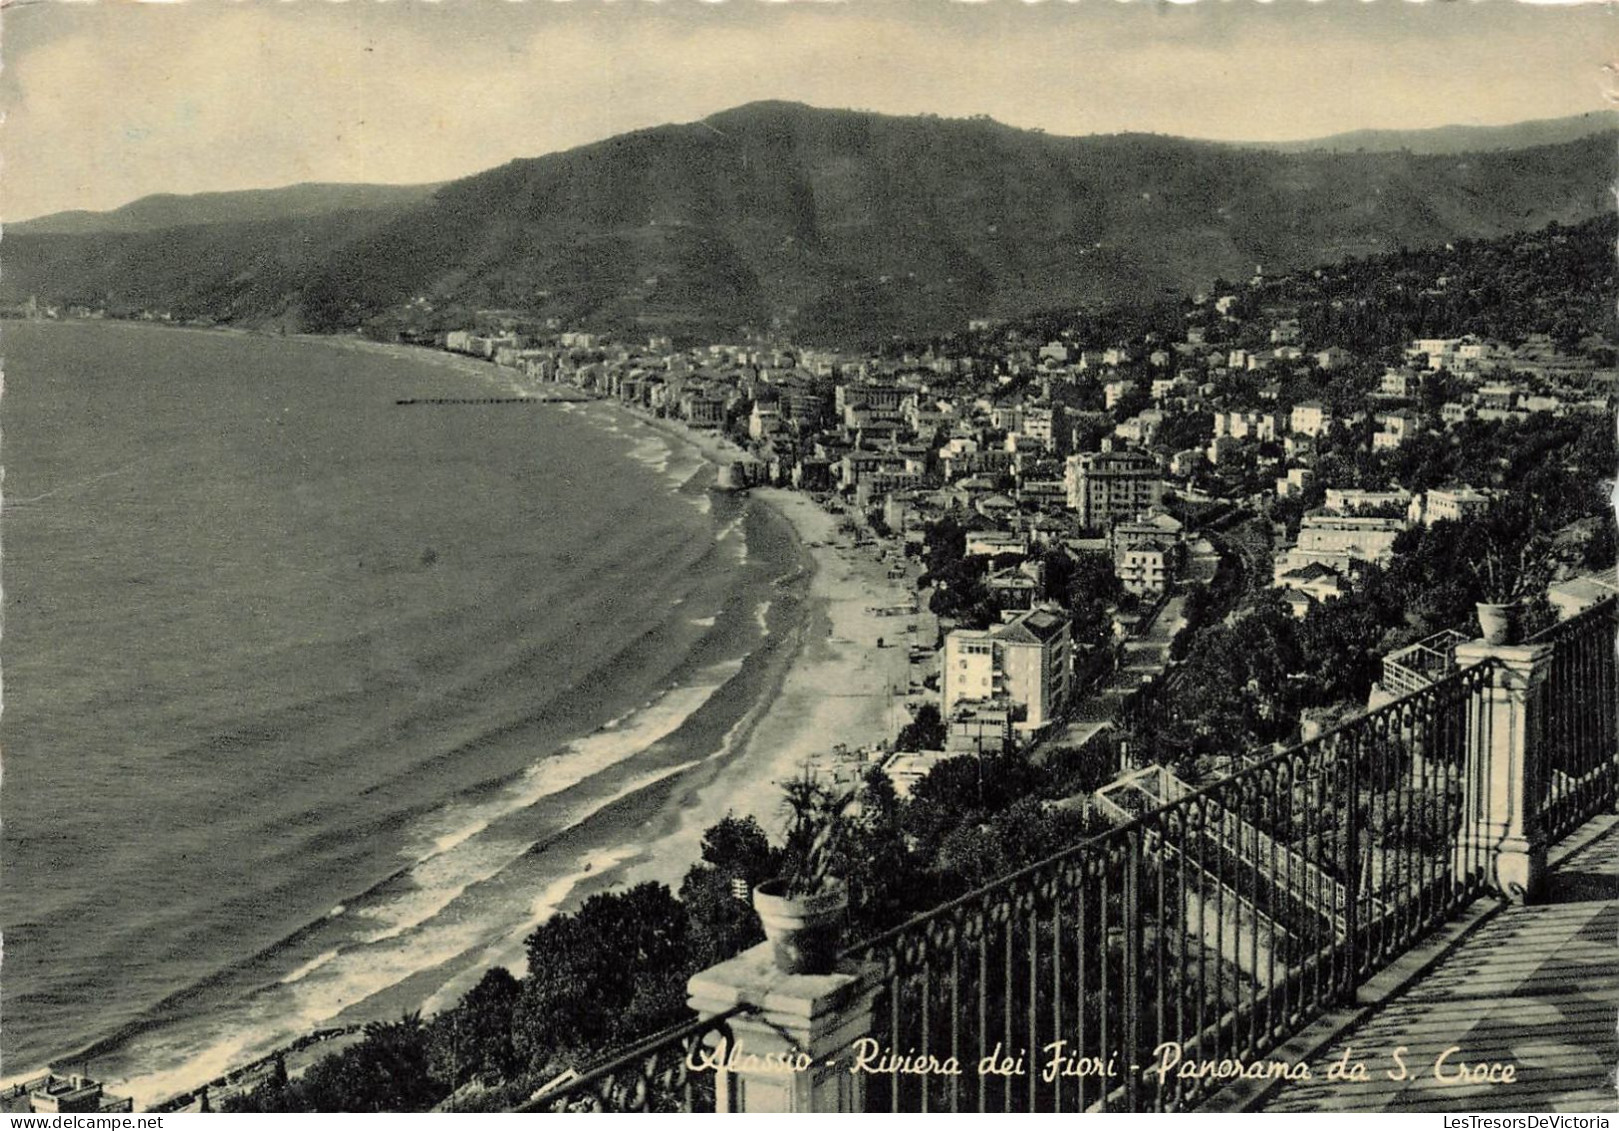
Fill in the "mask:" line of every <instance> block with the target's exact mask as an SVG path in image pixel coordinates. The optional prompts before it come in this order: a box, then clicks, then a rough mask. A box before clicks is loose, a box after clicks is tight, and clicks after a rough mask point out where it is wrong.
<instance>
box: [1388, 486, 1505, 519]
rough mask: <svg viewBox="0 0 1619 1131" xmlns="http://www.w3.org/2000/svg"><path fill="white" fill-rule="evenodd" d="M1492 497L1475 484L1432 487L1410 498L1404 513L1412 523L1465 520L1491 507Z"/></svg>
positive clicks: (1475, 516)
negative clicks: (1470, 485) (1408, 505)
mask: <svg viewBox="0 0 1619 1131" xmlns="http://www.w3.org/2000/svg"><path fill="white" fill-rule="evenodd" d="M1493 498H1494V496H1493V495H1492V494H1491V493H1490V492H1489V491H1480V490H1479V489H1478V488H1476V487H1445V488H1440V487H1435V488H1434V489H1433V490H1431V491H1427V492H1425V493H1423V494H1420V495H1418V496H1417V497H1416V498H1414V499H1412V500H1411V507H1410V509H1409V510H1408V511H1407V512H1406V514H1407V517H1408V518H1410V520H1411V521H1412V522H1420V523H1421V524H1422V525H1423V526H1432V525H1433V524H1434V523H1436V522H1466V521H1468V520H1469V519H1473V518H1477V517H1478V516H1479V515H1481V514H1483V513H1484V512H1485V511H1487V510H1489V509H1490V503H1491V501H1492V500H1493Z"/></svg>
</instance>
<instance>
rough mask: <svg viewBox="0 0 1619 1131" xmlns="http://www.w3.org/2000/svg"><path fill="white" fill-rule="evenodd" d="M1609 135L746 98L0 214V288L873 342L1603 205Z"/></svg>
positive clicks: (383, 318) (146, 303) (300, 311)
mask: <svg viewBox="0 0 1619 1131" xmlns="http://www.w3.org/2000/svg"><path fill="white" fill-rule="evenodd" d="M1613 138H1614V135H1613V134H1612V133H1609V134H1603V135H1593V136H1589V137H1585V138H1581V139H1578V140H1575V141H1571V142H1566V143H1563V144H1560V145H1554V146H1545V147H1539V148H1535V149H1529V150H1509V151H1499V152H1492V153H1479V154H1464V155H1460V156H1452V155H1434V156H1423V155H1415V154H1411V153H1399V152H1397V153H1327V152H1309V153H1297V154H1292V153H1278V152H1267V151H1261V150H1254V149H1242V148H1234V147H1231V146H1229V145H1221V144H1216V143H1207V142H1191V141H1184V140H1179V139H1174V138H1163V137H1154V136H1142V135H1120V136H1111V137H1090V138H1060V137H1052V136H1048V135H1045V134H1042V133H1038V132H1032V131H1023V130H1015V129H1011V128H1009V127H1006V126H1002V125H1000V124H998V123H995V122H992V121H988V120H970V121H963V120H944V119H938V118H896V117H887V116H882V115H876V114H868V113H860V112H854V111H829V110H816V109H812V108H809V107H804V106H798V105H793V104H785V103H755V104H752V105H748V106H744V107H740V108H738V109H735V110H730V111H726V112H724V113H721V114H716V115H713V116H711V117H709V118H707V119H704V120H703V121H701V122H695V123H690V124H686V125H675V126H662V127H658V128H655V129H648V130H641V131H637V132H634V133H630V134H625V135H621V136H619V137H615V138H612V139H610V140H607V141H604V142H600V143H597V144H594V145H589V146H585V147H582V148H579V149H574V150H570V151H568V152H566V153H560V154H553V155H550V156H546V157H540V158H533V159H527V160H521V161H515V162H512V163H510V164H507V165H504V166H502V167H500V168H498V169H493V170H490V171H489V172H486V173H482V174H479V175H477V176H473V177H469V178H466V179H464V180H461V181H456V182H452V183H450V184H447V185H444V186H442V187H440V188H439V189H438V190H437V191H436V192H434V193H433V194H432V196H431V197H429V198H426V199H424V200H421V201H420V202H418V203H415V204H404V205H399V206H396V207H390V208H383V209H371V210H364V211H352V210H351V211H347V212H328V213H323V214H319V215H309V216H296V217H290V218H280V219H271V220H258V221H254V222H252V223H220V224H211V225H206V226H201V225H194V226H191V227H186V228H180V229H167V230H163V231H160V232H145V233H143V232H128V233H100V234H90V235H60V234H56V235H51V234H41V233H37V232H28V231H22V232H20V233H18V232H17V231H16V230H15V229H13V231H12V232H8V233H7V239H6V253H7V254H6V272H5V277H4V279H3V280H0V292H3V296H4V297H5V298H6V299H7V300H9V301H16V299H18V298H20V297H23V296H26V295H28V294H37V295H39V296H40V297H41V298H42V299H50V300H53V301H57V302H82V303H86V304H90V305H95V306H106V307H107V308H109V309H113V310H117V309H126V310H127V309H138V308H141V307H153V308H161V309H166V310H171V311H172V312H173V313H174V314H175V315H176V316H177V317H195V316H207V317H211V318H216V319H222V320H229V321H233V322H239V323H248V324H252V323H266V322H273V321H281V322H285V323H289V324H293V325H296V326H299V327H302V328H306V329H313V330H332V329H342V328H349V327H353V326H357V325H360V324H362V323H365V322H373V323H377V324H379V325H380V326H382V327H384V328H386V327H390V326H400V325H405V324H409V325H414V326H424V325H425V326H426V327H427V328H431V327H432V326H433V325H435V324H436V325H440V326H447V325H452V324H454V323H455V321H456V320H457V319H460V318H464V317H465V316H466V315H467V313H468V312H469V311H475V310H478V309H488V308H500V309H517V310H525V311H532V312H533V313H535V314H536V315H539V316H549V317H556V318H559V319H561V320H562V321H563V322H564V323H566V324H569V325H574V326H580V327H588V328H598V329H620V330H625V329H641V330H658V331H663V332H673V333H675V334H677V335H682V336H691V337H702V336H722V335H730V334H734V333H738V332H741V331H744V330H746V329H756V330H763V329H770V328H777V329H780V330H782V331H783V332H785V333H788V334H790V335H792V336H794V337H797V338H799V339H801V340H805V341H852V340H869V339H873V338H880V337H886V336H887V335H889V334H891V333H894V332H927V331H933V330H940V329H948V328H951V327H955V326H959V325H961V324H963V323H965V322H966V321H967V320H968V319H969V318H974V317H983V316H991V317H1004V316H1011V315H1016V314H1019V313H1022V312H1025V311H1030V310H1037V309H1049V308H1052V307H1055V306H1063V305H1081V304H1092V303H1102V302H1116V301H1120V300H1129V299H1141V298H1148V297H1152V296H1155V295H1159V294H1162V293H1163V292H1164V291H1166V290H1176V291H1180V290H1185V289H1193V288H1196V287H1198V286H1202V285H1206V284H1207V283H1208V282H1209V281H1210V280H1212V279H1213V278H1214V277H1216V276H1220V275H1225V276H1235V277H1246V275H1247V274H1248V273H1250V272H1251V271H1252V270H1253V268H1254V266H1255V265H1256V264H1264V265H1265V266H1266V268H1267V269H1278V270H1287V269H1292V268H1296V267H1301V266H1304V265H1308V264H1315V263H1318V262H1322V261H1330V260H1338V259H1342V258H1347V257H1351V256H1365V255H1371V254H1376V253H1379V252H1383V251H1389V250H1396V249H1398V248H1400V247H1402V246H1412V247H1417V246H1425V245H1433V244H1443V243H1444V242H1446V241H1450V240H1454V239H1457V238H1467V237H1488V236H1494V235H1500V234H1503V233H1507V232H1511V231H1518V230H1523V229H1529V228H1538V227H1541V226H1543V225H1545V224H1546V223H1548V222H1550V221H1554V220H1555V221H1559V222H1562V223H1575V222H1578V221H1580V220H1583V219H1586V218H1588V217H1590V216H1592V215H1595V214H1597V213H1599V212H1601V211H1603V210H1605V209H1606V208H1608V207H1610V206H1611V205H1610V202H1609V198H1608V193H1607V189H1606V187H1605V186H1606V185H1607V184H1608V183H1609V182H1610V181H1611V179H1612V173H1613V164H1614V146H1613ZM418 298H421V299H425V300H426V304H425V305H424V304H423V303H413V300H416V299H418ZM407 304H413V305H409V306H408V309H409V315H408V319H407V317H406V314H405V312H406V310H407Z"/></svg>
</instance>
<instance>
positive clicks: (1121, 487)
mask: <svg viewBox="0 0 1619 1131" xmlns="http://www.w3.org/2000/svg"><path fill="white" fill-rule="evenodd" d="M1063 481H1064V483H1066V484H1067V487H1068V507H1069V509H1070V510H1073V511H1075V512H1077V513H1078V516H1079V523H1080V525H1081V526H1088V527H1091V528H1093V529H1094V528H1097V527H1102V528H1106V527H1108V526H1111V525H1112V524H1113V522H1114V521H1115V520H1117V519H1122V518H1129V517H1131V516H1133V515H1137V514H1140V513H1141V512H1142V511H1145V510H1148V509H1149V508H1151V507H1154V506H1157V505H1158V503H1159V501H1160V500H1161V499H1162V498H1163V494H1164V481H1163V478H1162V477H1161V476H1160V474H1159V472H1158V464H1157V463H1156V462H1155V461H1154V460H1153V458H1152V457H1151V456H1149V455H1148V454H1147V453H1145V452H1136V451H1118V452H1086V453H1084V454H1082V455H1077V456H1069V457H1068V463H1067V467H1066V471H1065V473H1064V475H1063Z"/></svg>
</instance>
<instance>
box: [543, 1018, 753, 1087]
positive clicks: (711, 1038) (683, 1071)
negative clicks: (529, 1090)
mask: <svg viewBox="0 0 1619 1131" xmlns="http://www.w3.org/2000/svg"><path fill="white" fill-rule="evenodd" d="M750 1008H751V1007H749V1006H737V1007H736V1008H735V1009H729V1010H726V1011H725V1012H724V1013H720V1014H716V1015H715V1016H713V1017H703V1018H697V1019H695V1020H692V1021H687V1022H685V1023H684V1024H680V1025H676V1026H674V1027H673V1028H670V1029H665V1030H664V1031H663V1032H661V1033H658V1034H656V1035H655V1036H652V1037H648V1038H647V1039H646V1040H644V1041H642V1042H641V1043H640V1044H638V1045H636V1046H635V1047H634V1048H633V1049H630V1050H628V1051H626V1052H622V1053H619V1054H617V1055H615V1056H613V1057H610V1058H609V1059H607V1060H606V1061H604V1062H602V1063H601V1064H598V1065H597V1066H595V1067H594V1068H590V1069H587V1070H586V1071H584V1072H582V1073H577V1074H574V1073H569V1074H567V1075H566V1076H565V1077H563V1078H561V1079H558V1080H555V1081H553V1082H551V1083H550V1084H547V1085H546V1086H545V1087H543V1088H541V1089H540V1090H539V1091H537V1092H535V1093H534V1095H533V1096H532V1097H530V1098H529V1100H528V1102H527V1103H524V1104H521V1105H519V1106H518V1107H516V1108H514V1109H513V1110H515V1111H520V1112H536V1111H549V1112H593V1111H605V1112H626V1111H658V1112H691V1111H715V1110H718V1109H719V1108H718V1100H719V1098H720V1097H719V1096H717V1095H716V1092H715V1075H716V1074H715V1072H714V1070H713V1069H712V1068H710V1067H708V1066H707V1065H708V1062H710V1061H711V1060H712V1057H705V1056H704V1055H703V1053H704V1050H705V1049H707V1050H712V1049H714V1048H717V1047H719V1046H720V1045H721V1044H722V1043H723V1044H724V1045H726V1046H729V1044H730V1042H731V1025H730V1022H731V1019H732V1018H733V1017H736V1016H738V1015H739V1014H742V1013H746V1012H748V1011H749V1009H750ZM727 1110H728V1108H727Z"/></svg>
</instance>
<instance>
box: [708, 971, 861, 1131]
mask: <svg viewBox="0 0 1619 1131" xmlns="http://www.w3.org/2000/svg"><path fill="white" fill-rule="evenodd" d="M878 987H879V983H878V979H877V976H876V974H875V971H874V970H870V969H867V970H856V971H854V972H849V973H836V974H784V973H782V972H781V971H780V970H778V969H777V968H776V965H775V962H774V960H773V958H772V955H771V947H770V944H769V943H760V944H759V945H758V946H756V947H753V948H752V949H751V950H745V951H743V952H742V953H741V954H739V955H737V956H736V957H735V958H732V959H729V960H727V961H725V962H722V963H720V964H719V965H718V966H711V967H709V968H708V969H707V970H703V971H701V972H700V973H697V974H693V975H692V976H691V978H690V980H689V981H688V982H687V983H686V993H687V1001H688V1004H690V1006H691V1008H692V1009H694V1010H696V1011H697V1013H698V1014H699V1015H701V1016H704V1017H711V1016H714V1015H715V1014H718V1013H723V1012H725V1011H726V1010H729V1009H732V1008H734V1007H735V1006H738V1005H750V1006H753V1007H754V1011H753V1012H751V1013H745V1014H742V1015H740V1016H737V1017H734V1018H732V1019H731V1021H730V1028H731V1034H732V1040H731V1042H730V1047H729V1048H725V1049H718V1050H715V1053H714V1059H715V1063H716V1064H717V1065H718V1069H717V1075H716V1080H715V1087H714V1091H715V1107H716V1109H717V1110H719V1111H722V1112H745V1113H752V1112H858V1111H863V1110H864V1109H865V1077H864V1075H862V1074H859V1073H855V1072H851V1071H850V1064H851V1062H852V1060H853V1056H852V1054H851V1053H850V1047H851V1046H852V1045H853V1044H854V1043H855V1042H856V1041H858V1040H859V1039H860V1038H862V1037H866V1036H869V1035H870V1034H871V1019H872V1003H873V1001H874V1000H875V998H876V996H877V990H878Z"/></svg>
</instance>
